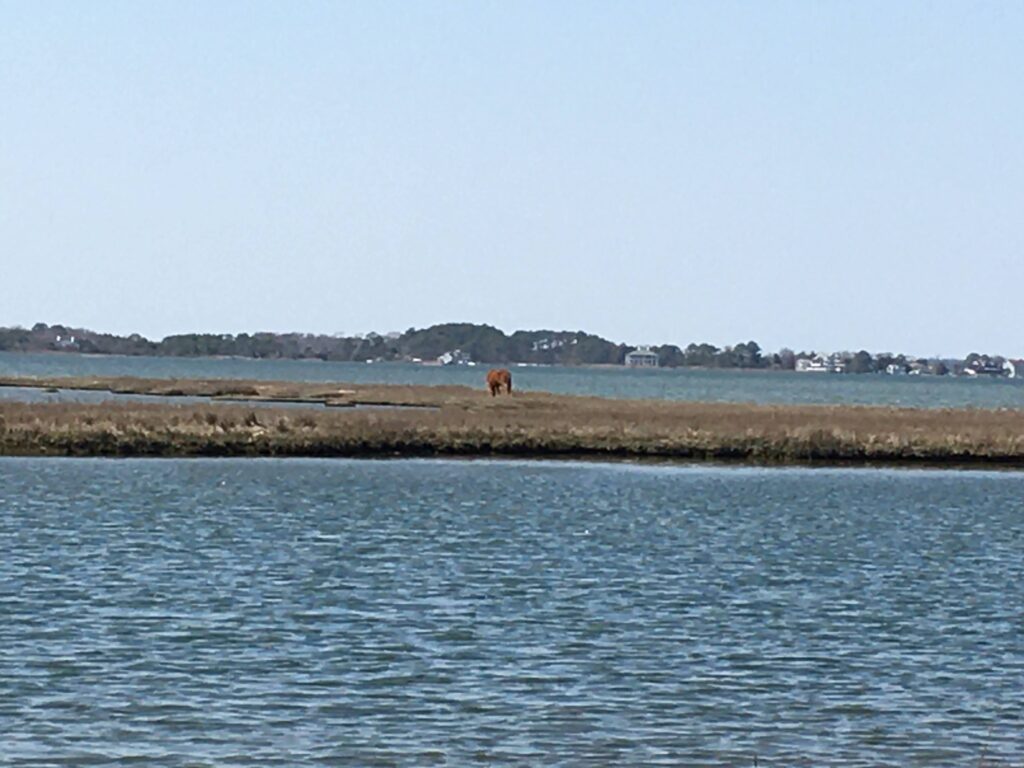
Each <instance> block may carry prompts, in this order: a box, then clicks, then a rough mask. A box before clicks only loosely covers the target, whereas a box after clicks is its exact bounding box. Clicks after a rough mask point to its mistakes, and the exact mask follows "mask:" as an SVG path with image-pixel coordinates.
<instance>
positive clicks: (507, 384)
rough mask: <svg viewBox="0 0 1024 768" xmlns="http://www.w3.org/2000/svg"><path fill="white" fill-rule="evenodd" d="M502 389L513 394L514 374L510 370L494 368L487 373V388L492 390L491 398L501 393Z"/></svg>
mask: <svg viewBox="0 0 1024 768" xmlns="http://www.w3.org/2000/svg"><path fill="white" fill-rule="evenodd" d="M502 387H504V388H505V392H506V393H508V394H510V395H511V394H512V374H511V373H509V372H508V368H492V369H491V370H489V371H488V372H487V388H488V389H489V390H491V397H494V396H495V395H497V394H498V393H499V392H501V388H502Z"/></svg>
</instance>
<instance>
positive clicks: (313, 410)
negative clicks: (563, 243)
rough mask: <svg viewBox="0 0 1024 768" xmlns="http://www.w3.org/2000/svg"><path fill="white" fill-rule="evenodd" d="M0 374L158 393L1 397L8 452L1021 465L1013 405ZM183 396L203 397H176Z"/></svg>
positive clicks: (33, 381) (1021, 425)
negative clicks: (117, 398) (829, 402)
mask: <svg viewBox="0 0 1024 768" xmlns="http://www.w3.org/2000/svg"><path fill="white" fill-rule="evenodd" d="M0 386H7V387H32V388H35V389H43V390H47V389H49V390H53V389H76V390H102V391H109V392H113V393H121V394H132V395H152V396H158V397H161V398H164V399H163V400H160V401H157V402H104V403H96V404H87V403H71V402H45V403H26V402H14V401H10V400H7V401H0V454H4V455H22V456H25V455H36V456H381V457H383V456H530V457H593V458H601V457H605V458H623V459H629V458H660V459H674V460H687V461H693V460H711V461H743V462H750V463H763V464H800V463H821V464H893V465H896V464H957V465H992V466H1015V467H1024V411H1017V410H981V409H956V410H950V409H942V410H939V409H934V410H932V409H910V408H888V407H864V406H814V405H753V404H735V403H694V402H671V401H663V400H611V399H604V398H596V397H579V396H568V395H554V394H549V393H541V392H516V393H515V394H513V395H512V396H499V397H491V396H490V395H488V394H487V393H486V392H485V391H484V389H483V387H482V386H481V388H480V389H479V390H475V389H470V388H468V387H458V386H442V387H428V386H388V385H362V384H332V385H326V384H316V383H297V382H261V381H227V380H209V381H193V380H189V381H182V380H166V379H131V378H52V379H41V378H6V379H0ZM179 397H190V398H197V397H199V398H209V400H208V401H206V402H202V403H196V402H188V403H186V404H180V401H179V402H175V400H176V398H179ZM286 403H287V404H291V405H292V407H284V406H285V404H286ZM296 403H297V404H300V405H301V404H306V405H308V406H309V407H308V408H303V407H294V405H295V404H296ZM367 406H374V407H367Z"/></svg>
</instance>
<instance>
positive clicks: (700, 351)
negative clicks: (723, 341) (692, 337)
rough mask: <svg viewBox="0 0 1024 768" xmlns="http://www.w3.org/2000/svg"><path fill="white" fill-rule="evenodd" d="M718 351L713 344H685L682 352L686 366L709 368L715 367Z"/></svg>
mask: <svg viewBox="0 0 1024 768" xmlns="http://www.w3.org/2000/svg"><path fill="white" fill-rule="evenodd" d="M719 352H720V350H719V349H718V347H716V346H714V345H713V344H693V343H691V344H687V345H686V349H685V351H684V352H683V356H684V359H685V361H686V363H685V364H686V365H695V366H702V367H705V368H710V367H712V366H713V365H715V361H716V358H717V356H718V353H719Z"/></svg>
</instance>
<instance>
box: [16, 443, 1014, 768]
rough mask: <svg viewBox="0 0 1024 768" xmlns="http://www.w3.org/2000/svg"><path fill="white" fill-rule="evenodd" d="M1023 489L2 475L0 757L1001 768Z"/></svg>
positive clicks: (529, 473) (924, 476)
mask: <svg viewBox="0 0 1024 768" xmlns="http://www.w3.org/2000/svg"><path fill="white" fill-rule="evenodd" d="M1022 498H1024V476H1022V475H1019V474H1013V473H1005V474H998V473H981V472H977V473H975V472H971V473H963V472H959V473H958V472H938V471H876V470H850V471H845V470H800V469H796V470H793V469H786V470H766V469H733V468H725V469H717V468H678V467H677V468H667V467H666V468H650V467H633V466H626V465H623V466H608V465H583V464H538V463H526V462H443V461H387V462H367V461H313V460H287V461H285V460H216V461H214V460H187V461H170V460H160V461H146V460H119V461H113V460H60V459H0V618H2V621H0V743H2V745H3V749H2V754H0V764H4V765H19V766H20V765H74V766H79V765H115V764H134V765H147V766H149V765H166V766H171V765H173V766H184V765H190V766H206V765H210V766H213V765H216V766H222V765H223V766H228V765H251V766H257V765H258V766H264V765H282V766H283V765H296V766H301V765H371V764H379V765H393V764H400V765H430V764H465V763H482V764H523V763H526V764H535V765H541V764H544V765H547V764H566V765H613V764H635V765H640V764H644V765H654V764H664V765H723V766H725V765H729V766H733V765H736V766H749V765H753V764H754V759H755V757H757V759H758V761H759V762H758V764H759V765H763V766H772V765H775V766H783V765H784V766H791V765H815V766H817V765H826V764H827V765H854V766H878V765H893V766H935V765H964V766H968V765H970V766H975V765H979V764H981V763H979V760H981V759H982V758H984V759H985V760H988V761H992V760H998V759H1002V760H1004V761H1010V762H1012V764H1015V765H1017V764H1020V760H1021V758H1022V755H1024V706H1022V695H1024V631H1022V630H1024V626H1022V622H1024V618H1022V617H1024V511H1022V510H1024V504H1022V502H1021V499H1022ZM990 764H991V763H990ZM996 764H1004V765H1005V764H1007V763H1006V762H1003V763H996Z"/></svg>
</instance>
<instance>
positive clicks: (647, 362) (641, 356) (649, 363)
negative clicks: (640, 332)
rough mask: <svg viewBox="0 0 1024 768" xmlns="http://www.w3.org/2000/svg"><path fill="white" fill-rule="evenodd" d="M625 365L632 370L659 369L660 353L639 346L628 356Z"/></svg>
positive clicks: (647, 347) (645, 346) (644, 346)
mask: <svg viewBox="0 0 1024 768" xmlns="http://www.w3.org/2000/svg"><path fill="white" fill-rule="evenodd" d="M625 364H626V365H627V366H629V367H630V368H657V367H658V353H657V352H655V351H654V350H653V349H651V348H650V347H649V346H647V345H643V346H639V347H637V348H636V349H634V350H633V351H632V352H629V353H627V354H626V362H625Z"/></svg>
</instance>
